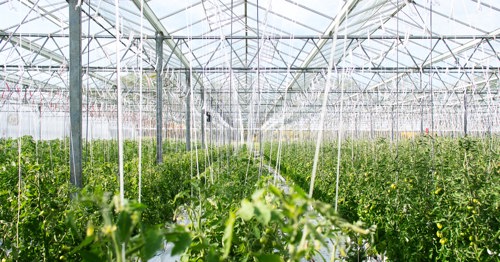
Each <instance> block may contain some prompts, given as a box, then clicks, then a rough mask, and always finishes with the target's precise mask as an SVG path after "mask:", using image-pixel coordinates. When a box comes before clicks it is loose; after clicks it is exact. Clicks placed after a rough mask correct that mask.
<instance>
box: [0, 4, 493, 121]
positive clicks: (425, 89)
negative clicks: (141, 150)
mask: <svg viewBox="0 0 500 262" xmlns="http://www.w3.org/2000/svg"><path fill="white" fill-rule="evenodd" d="M80 4H81V10H82V32H83V40H82V49H83V50H82V59H83V60H82V67H83V73H84V77H83V90H84V101H85V102H84V103H85V104H86V107H85V106H84V107H85V108H84V110H89V111H92V110H95V111H106V110H109V111H113V110H114V108H115V106H116V101H117V99H116V91H115V86H116V79H117V76H116V75H117V74H116V72H117V64H119V66H118V67H119V71H120V75H121V77H120V79H121V82H122V84H123V97H124V105H125V111H126V112H128V114H131V115H133V114H135V113H136V112H138V111H139V109H141V110H143V111H144V112H145V113H146V114H149V116H151V117H153V116H154V112H155V108H156V102H155V101H156V87H155V84H156V82H155V79H154V78H155V76H156V71H155V70H156V69H157V67H158V66H157V61H158V60H157V58H156V54H157V49H156V38H157V37H158V36H159V37H163V41H162V46H163V56H162V60H163V65H162V66H160V68H162V69H163V70H162V78H163V89H162V90H163V94H164V95H163V100H164V105H165V108H166V111H167V112H166V114H169V116H170V119H172V120H173V121H177V122H179V123H182V121H181V120H182V118H183V117H184V113H185V108H186V107H185V106H186V105H185V104H184V103H185V97H186V95H187V94H188V93H192V94H193V96H192V98H193V101H192V102H193V105H194V106H193V110H196V112H198V113H199V112H202V111H209V112H213V113H212V115H214V116H217V118H218V119H219V120H220V121H221V122H223V123H224V124H225V125H227V126H230V127H233V128H243V129H270V130H272V129H276V128H280V127H286V128H291V129H294V128H300V127H302V126H304V125H305V124H307V125H308V126H310V125H317V124H318V123H319V122H318V121H319V113H320V112H321V108H322V105H323V103H322V102H323V99H322V98H323V97H324V96H323V93H324V92H325V87H328V88H327V91H328V99H327V101H326V113H327V114H328V116H330V117H332V119H338V118H339V116H340V115H341V114H343V117H346V118H348V119H350V118H352V117H355V116H360V117H361V118H362V119H361V121H363V119H364V120H365V121H367V119H368V116H369V115H370V116H371V115H373V114H375V115H376V117H377V118H380V119H390V118H392V119H393V118H394V117H393V116H394V114H396V115H398V116H399V117H400V118H401V119H403V120H401V122H405V121H410V122H411V121H412V120H414V118H416V116H419V117H422V116H423V115H426V116H429V115H432V121H436V123H438V122H439V121H451V120H450V117H449V116H450V115H456V114H457V113H458V112H462V111H464V110H467V109H468V110H470V114H471V115H473V116H474V117H475V119H476V120H477V122H478V123H483V122H485V121H486V120H484V119H486V118H488V119H490V120H489V122H492V121H493V122H494V121H498V119H496V120H491V118H495V117H496V118H498V115H499V113H498V110H499V106H500V102H499V101H500V91H499V83H498V79H499V73H500V71H499V69H500V40H499V39H497V37H498V36H500V3H499V2H498V1H494V0H452V1H437V0H434V1H429V0H427V1H424V0H346V1H326V0H323V1H322V0H310V1H298V0H260V1H259V0H201V1H199V0H185V1H164V0H148V1H142V0H122V1H119V8H118V11H119V13H118V15H117V13H116V11H115V10H117V9H116V6H115V1H112V0H99V1H98V0H84V1H81V3H80ZM141 10H142V12H141ZM68 13H69V12H68V3H67V2H66V1H64V0H18V1H13V0H5V1H0V15H1V16H2V17H4V19H0V30H1V31H0V61H1V62H0V66H1V67H3V68H2V70H1V73H0V74H1V80H0V81H1V84H0V88H1V89H0V92H2V99H1V100H0V101H1V102H2V104H3V105H5V104H16V103H25V104H29V105H32V106H33V107H34V108H37V107H38V106H44V108H48V109H47V110H48V111H68V110H69V109H68V108H69V107H68V97H69V91H68V90H69V84H68V77H69V75H68V65H69V62H68V61H69V51H70V50H69V29H68V28H69V18H68ZM6 18H7V19H6ZM117 22H118V24H117ZM141 36H142V37H141ZM117 61H120V63H117ZM141 71H142V72H143V75H144V76H143V77H142V78H143V80H144V81H143V82H144V87H143V89H142V92H140V89H139V86H138V84H139V79H140V77H138V76H139V73H140V72H141ZM188 76H189V78H190V79H191V81H190V82H187V81H186V79H187V78H188ZM188 83H189V85H188ZM139 96H142V97H143V99H144V100H143V103H142V104H139ZM4 108H6V107H4ZM485 117H486V118H485ZM336 125H338V123H336V122H335V121H328V122H327V126H329V127H330V128H332V129H335V128H337V127H336ZM436 125H437V124H436ZM490 126H491V124H490Z"/></svg>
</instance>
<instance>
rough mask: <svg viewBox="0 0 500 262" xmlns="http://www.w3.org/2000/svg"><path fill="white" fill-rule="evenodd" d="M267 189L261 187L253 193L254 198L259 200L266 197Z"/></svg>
mask: <svg viewBox="0 0 500 262" xmlns="http://www.w3.org/2000/svg"><path fill="white" fill-rule="evenodd" d="M265 194H266V191H265V190H264V189H259V190H257V191H255V192H254V193H253V194H252V200H253V201H257V200H259V199H261V198H263V197H264V195H265Z"/></svg>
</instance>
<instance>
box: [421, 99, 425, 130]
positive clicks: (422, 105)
mask: <svg viewBox="0 0 500 262" xmlns="http://www.w3.org/2000/svg"><path fill="white" fill-rule="evenodd" d="M420 134H421V135H423V134H424V101H423V100H421V101H420Z"/></svg>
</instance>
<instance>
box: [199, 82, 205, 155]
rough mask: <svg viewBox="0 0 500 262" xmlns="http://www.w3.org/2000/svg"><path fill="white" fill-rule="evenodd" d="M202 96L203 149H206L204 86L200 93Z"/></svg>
mask: <svg viewBox="0 0 500 262" xmlns="http://www.w3.org/2000/svg"><path fill="white" fill-rule="evenodd" d="M200 96H201V110H200V111H201V117H200V121H201V147H202V148H205V118H206V116H205V89H204V88H203V86H202V87H201V91H200Z"/></svg>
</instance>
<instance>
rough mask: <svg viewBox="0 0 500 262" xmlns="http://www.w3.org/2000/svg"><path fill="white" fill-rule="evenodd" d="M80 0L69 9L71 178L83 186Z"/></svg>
mask: <svg viewBox="0 0 500 262" xmlns="http://www.w3.org/2000/svg"><path fill="white" fill-rule="evenodd" d="M78 2H79V1H78V0H68V9H69V113H70V122H71V130H70V157H69V164H70V180H71V184H72V185H74V186H76V187H79V188H82V186H83V185H82V38H81V37H82V12H81V6H80V5H78Z"/></svg>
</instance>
